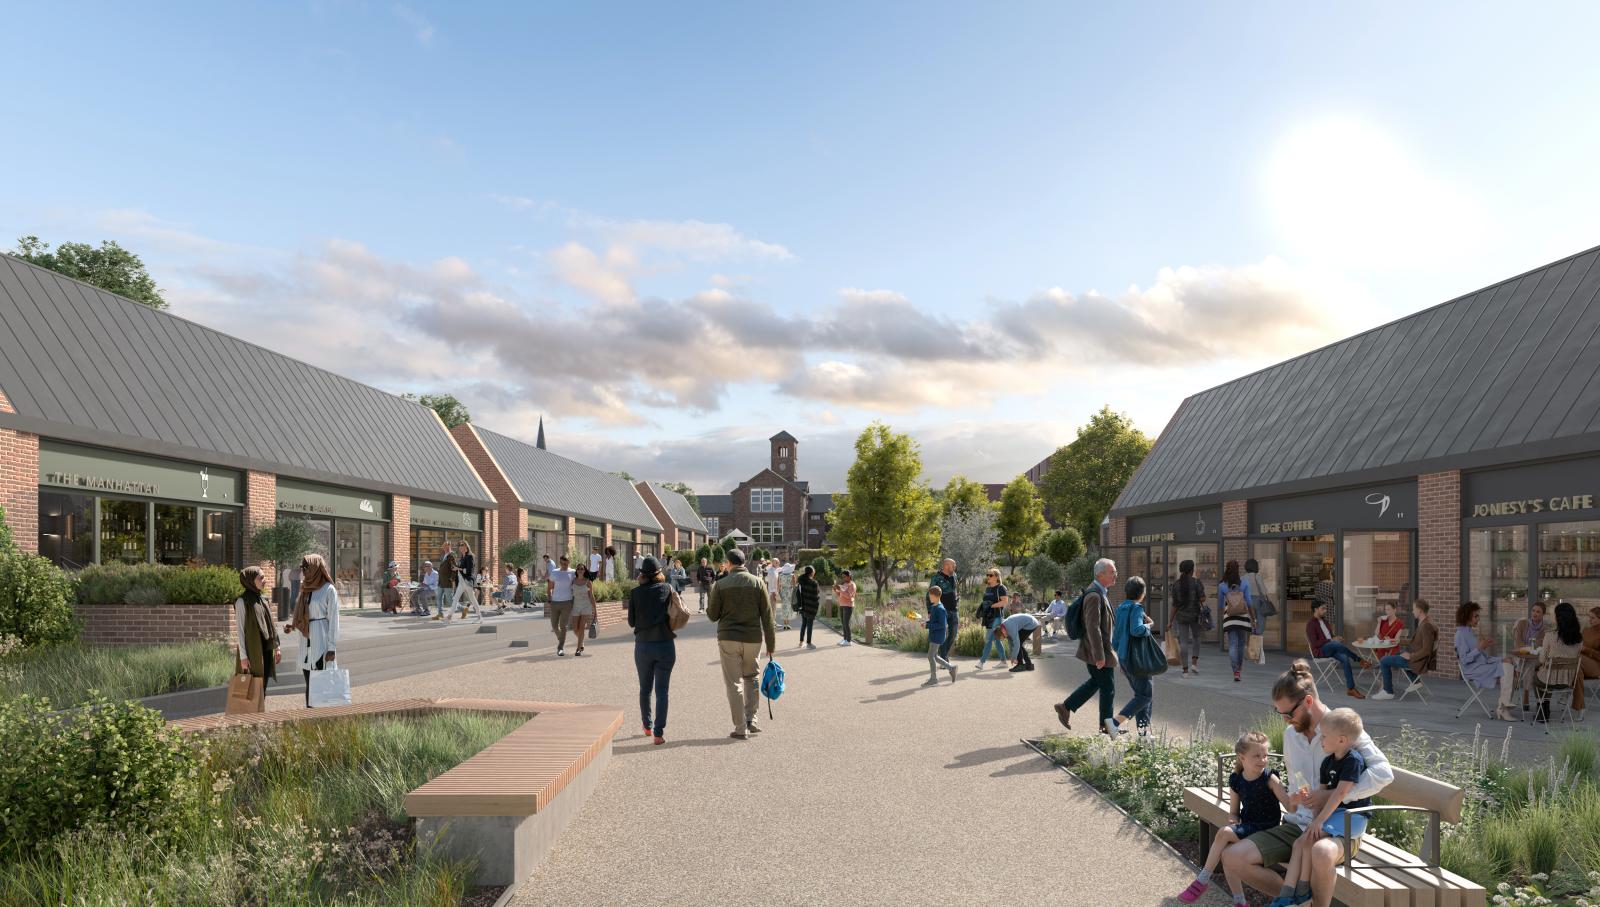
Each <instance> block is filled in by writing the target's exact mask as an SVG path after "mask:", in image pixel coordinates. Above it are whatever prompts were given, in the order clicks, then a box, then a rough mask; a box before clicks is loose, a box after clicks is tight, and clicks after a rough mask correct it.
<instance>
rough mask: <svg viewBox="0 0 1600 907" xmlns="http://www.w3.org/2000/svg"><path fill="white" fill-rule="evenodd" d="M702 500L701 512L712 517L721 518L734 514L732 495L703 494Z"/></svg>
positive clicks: (700, 496)
mask: <svg viewBox="0 0 1600 907" xmlns="http://www.w3.org/2000/svg"><path fill="white" fill-rule="evenodd" d="M698 497H699V498H700V512H701V513H709V514H711V515H712V516H720V515H722V514H725V513H732V512H733V495H731V494H702V495H698Z"/></svg>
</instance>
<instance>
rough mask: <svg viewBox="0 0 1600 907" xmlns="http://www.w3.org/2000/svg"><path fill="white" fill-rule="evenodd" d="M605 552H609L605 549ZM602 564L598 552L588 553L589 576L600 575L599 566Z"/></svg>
mask: <svg viewBox="0 0 1600 907" xmlns="http://www.w3.org/2000/svg"><path fill="white" fill-rule="evenodd" d="M607 550H610V549H607ZM603 563H604V561H603V560H601V558H600V552H598V551H591V552H589V573H590V575H592V576H599V575H600V567H601V565H602V564H603Z"/></svg>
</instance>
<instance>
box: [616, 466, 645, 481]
mask: <svg viewBox="0 0 1600 907" xmlns="http://www.w3.org/2000/svg"><path fill="white" fill-rule="evenodd" d="M612 475H614V476H616V477H617V478H619V479H627V480H628V481H629V482H637V481H639V480H638V479H635V478H634V477H633V473H631V472H629V471H627V470H626V469H619V470H617V471H616V472H613V473H612Z"/></svg>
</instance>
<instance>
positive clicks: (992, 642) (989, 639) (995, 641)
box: [978, 620, 1007, 664]
mask: <svg viewBox="0 0 1600 907" xmlns="http://www.w3.org/2000/svg"><path fill="white" fill-rule="evenodd" d="M999 626H1000V621H998V620H996V621H995V622H994V624H992V625H991V626H990V627H989V630H988V632H987V633H985V634H984V635H983V651H982V652H980V653H978V662H979V664H982V663H983V662H986V661H988V660H989V649H990V648H991V647H992V648H993V649H994V651H996V652H998V653H1000V654H999V655H998V656H997V657H998V658H999V659H1000V660H1001V661H1006V660H1007V659H1006V641H1005V640H1003V639H1001V638H1000V637H998V636H996V635H995V634H994V631H995V629H996V628H997V627H999Z"/></svg>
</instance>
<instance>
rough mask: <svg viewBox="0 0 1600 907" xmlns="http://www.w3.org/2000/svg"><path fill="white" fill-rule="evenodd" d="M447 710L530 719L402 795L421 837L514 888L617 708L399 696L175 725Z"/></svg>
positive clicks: (551, 840)
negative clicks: (468, 757) (518, 716)
mask: <svg viewBox="0 0 1600 907" xmlns="http://www.w3.org/2000/svg"><path fill="white" fill-rule="evenodd" d="M442 711H467V712H502V713H505V712H510V713H520V714H525V715H527V716H528V720H527V721H526V722H524V723H523V724H522V725H521V726H519V727H518V728H516V729H515V730H513V731H512V732H511V733H509V734H507V735H506V736H504V737H502V738H500V739H499V740H497V741H495V742H494V743H491V744H490V745H489V746H488V747H486V748H485V749H484V750H483V751H482V752H480V753H478V754H477V755H475V756H473V757H472V758H470V759H468V760H467V761H465V762H463V763H461V764H460V765H458V766H456V767H455V768H452V769H450V770H448V771H446V772H444V773H443V774H441V775H439V776H438V777H436V778H434V779H433V780H431V781H429V782H427V783H426V784H423V785H422V786H421V787H419V788H417V789H416V790H414V791H412V792H411V793H409V794H407V795H406V799H405V807H406V813H407V814H408V815H410V816H411V817H412V818H413V820H415V822H416V830H417V840H418V841H419V842H427V843H431V844H432V845H433V846H434V847H435V848H437V850H438V852H440V853H443V854H444V855H446V856H449V857H452V858H458V859H472V860H476V861H477V867H478V868H477V871H476V874H475V875H474V876H473V882H474V883H475V884H478V885H515V884H516V883H518V882H520V881H522V880H523V879H525V878H527V877H528V874H529V873H531V872H532V871H533V869H534V867H536V866H537V865H538V864H539V862H540V861H541V860H542V859H544V856H545V854H547V853H549V851H550V848H551V847H552V846H553V845H554V844H555V841H556V838H558V837H559V836H560V835H561V832H562V831H563V830H564V829H565V828H566V826H567V824H568V823H569V822H571V821H572V818H573V817H574V816H576V815H577V813H578V810H579V809H580V808H581V807H582V806H583V801H584V800H585V799H587V798H588V796H589V794H590V793H591V792H593V790H594V788H595V785H596V784H597V783H598V782H599V778H600V773H601V772H602V771H604V770H605V766H606V764H607V763H608V762H609V761H610V759H611V741H612V738H613V737H614V736H615V735H616V732H617V731H618V730H619V729H620V728H621V727H622V710H621V709H618V708H615V707H613V706H604V705H579V704H575V703H570V702H536V701H529V700H504V699H395V700H389V701H386V702H364V703H358V704H353V705H346V706H335V707H332V708H321V709H282V710H278V711H272V712H257V713H254V714H244V715H207V716H203V717H200V718H186V719H183V720H181V721H172V722H169V725H170V726H172V727H174V728H177V729H178V730H181V731H184V732H188V733H206V732H211V731H220V730H225V729H228V728H242V727H272V726H277V725H282V724H286V723H288V722H291V721H327V720H330V719H335V718H356V717H380V716H381V717H390V716H406V715H425V714H429V713H433V712H442Z"/></svg>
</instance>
